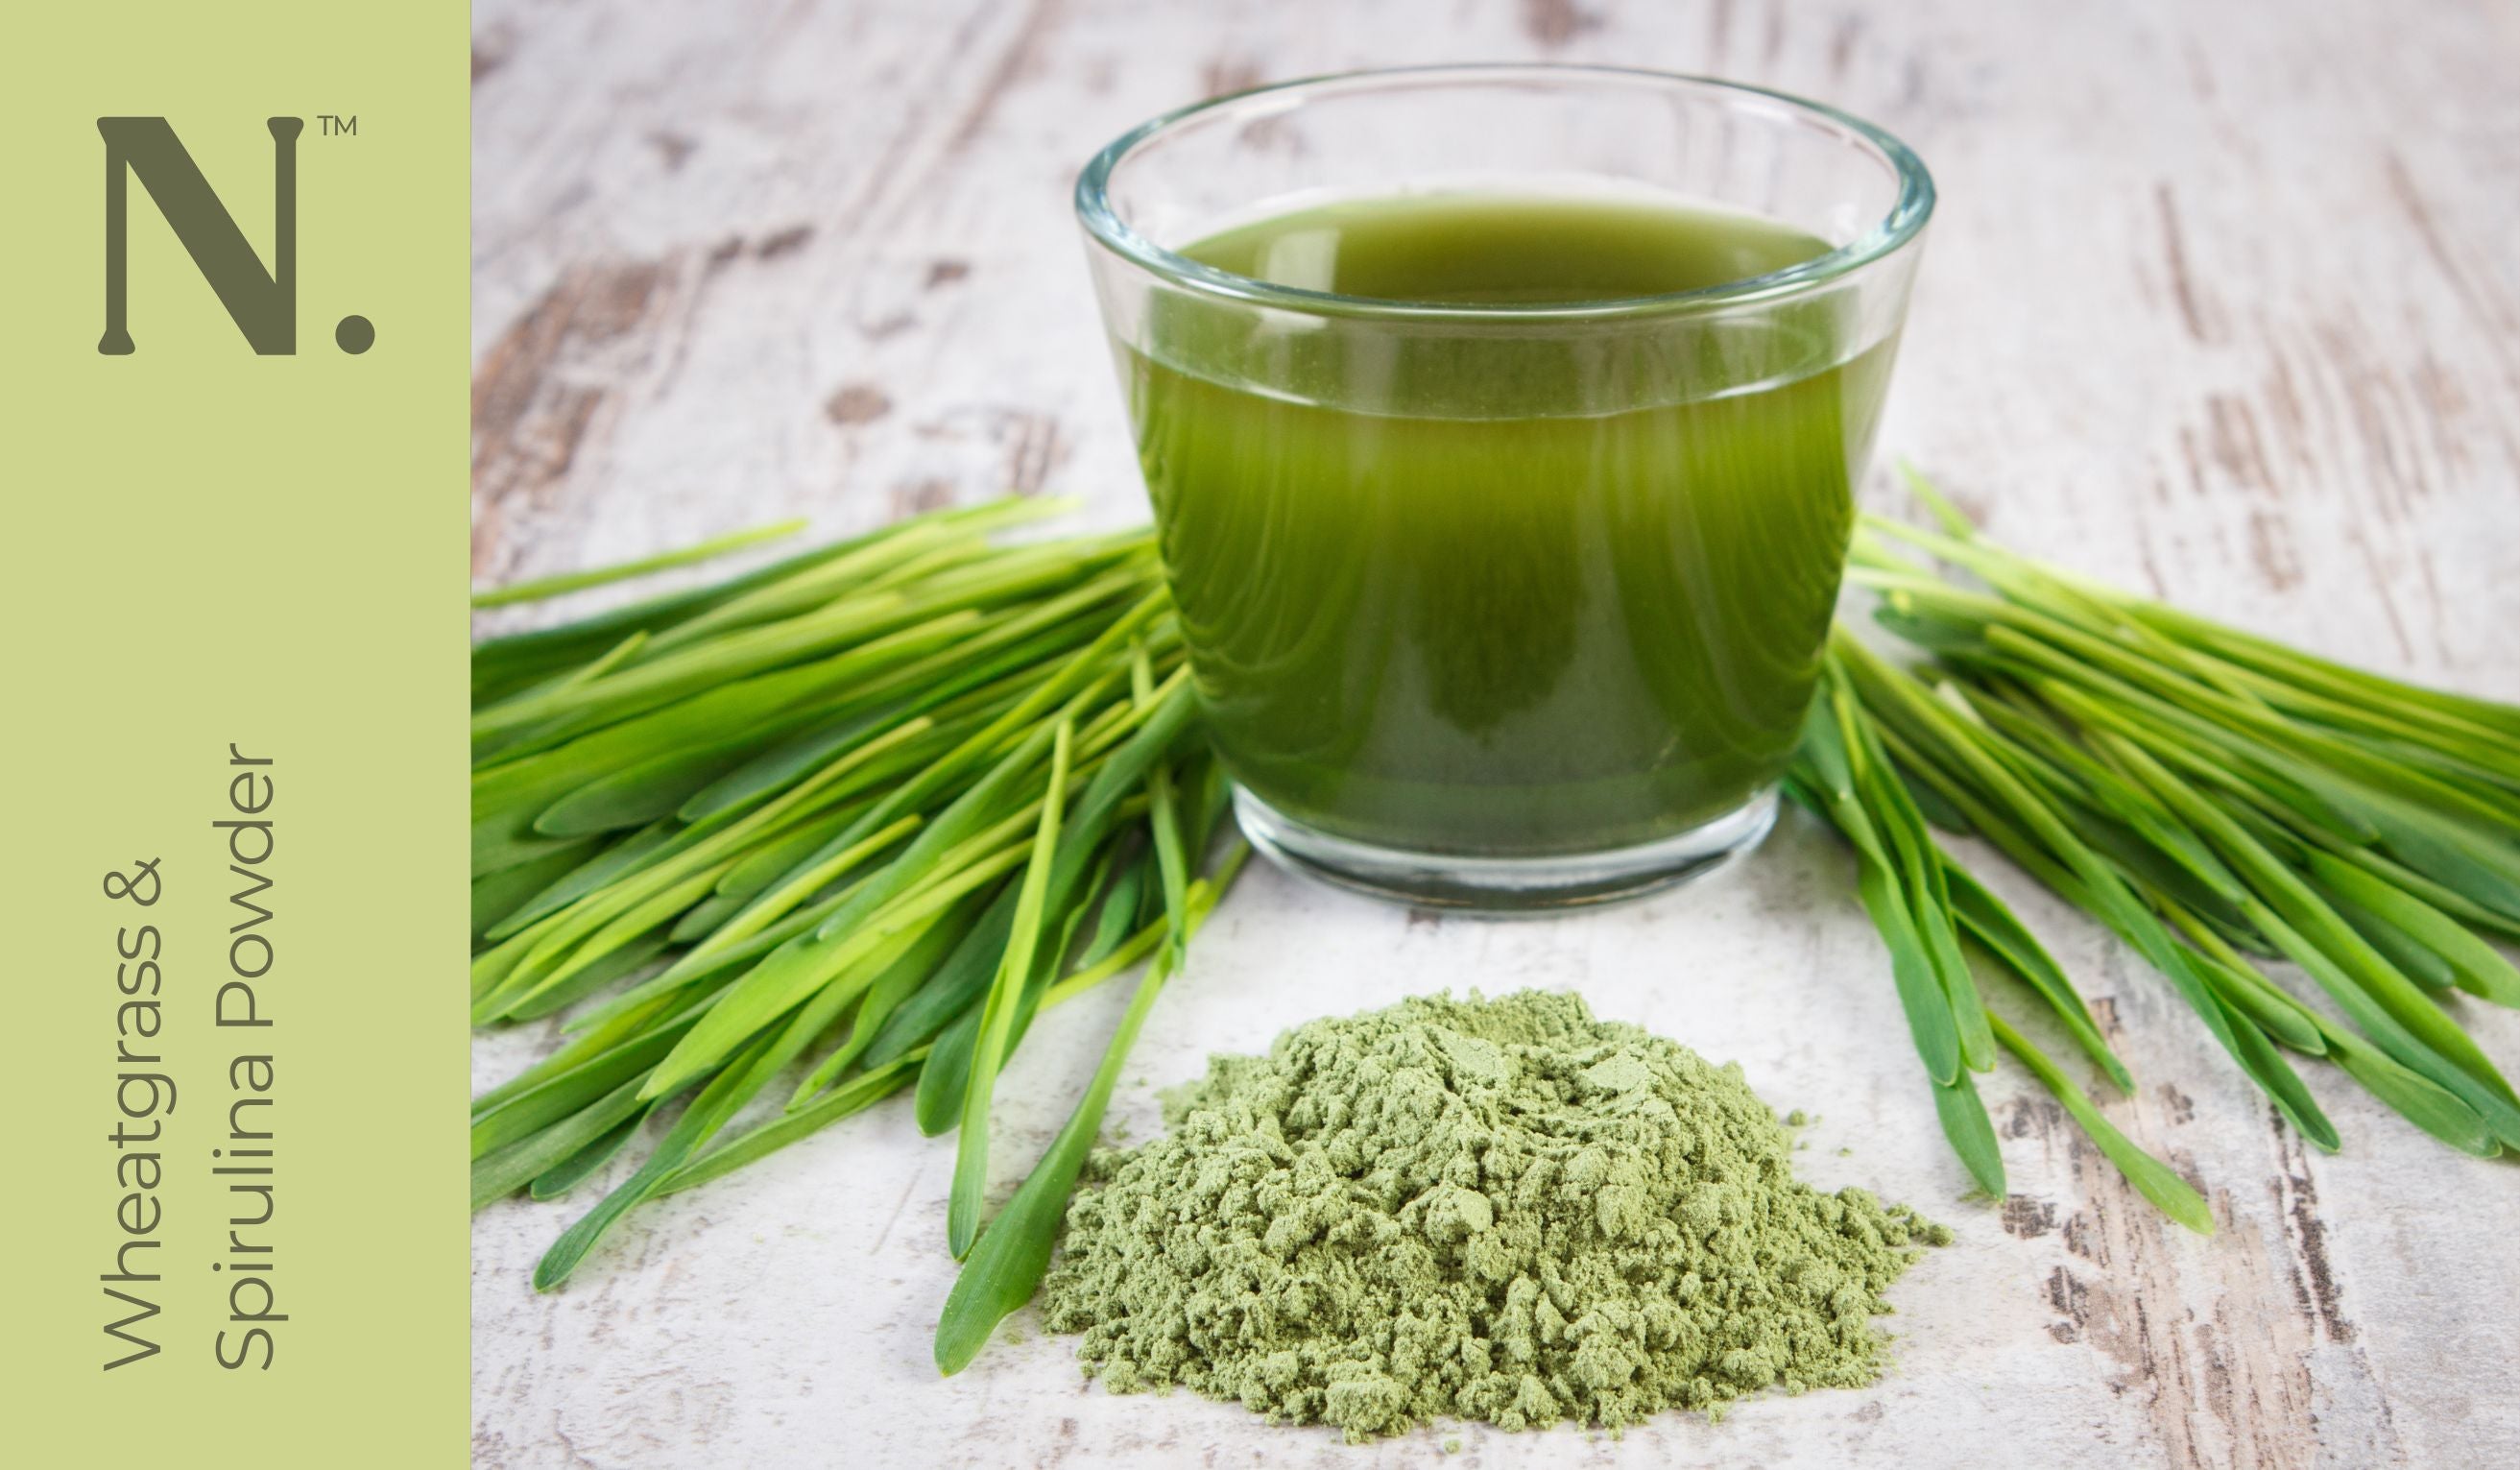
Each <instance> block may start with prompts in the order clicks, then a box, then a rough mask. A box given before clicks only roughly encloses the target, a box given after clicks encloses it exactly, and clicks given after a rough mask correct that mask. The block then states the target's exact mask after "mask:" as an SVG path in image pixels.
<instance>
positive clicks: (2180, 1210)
mask: <svg viewBox="0 0 2520 1470" xmlns="http://www.w3.org/2000/svg"><path fill="white" fill-rule="evenodd" d="M1991 1025H1992V1026H1993V1027H1994V1030H1995V1035H1996V1039H1997V1040H1999V1041H2001V1042H2003V1047H2004V1049H2005V1050H2006V1051H2009V1052H2011V1053H2012V1054H2013V1055H2014V1056H2017V1057H2019V1058H2020V1059H2021V1061H2022V1064H2023V1065H2024V1066H2027V1067H2028V1068H2029V1069H2030V1071H2031V1073H2032V1074H2033V1075H2034V1076H2036V1077H2037V1078H2038V1079H2039V1080H2040V1082H2041V1083H2042V1084H2043V1085H2045V1086H2046V1087H2047V1089H2048V1091H2049V1092H2050V1093H2052V1094H2054V1096H2055V1098H2056V1101H2057V1102H2059V1103H2061V1104H2063V1105H2064V1108H2065V1111H2066V1112H2067V1113H2069V1114H2071V1115H2072V1116H2073V1119H2074V1122H2076V1123H2077V1124H2080V1125H2082V1128H2083V1131H2084V1132H2085V1133H2087V1134H2089V1135H2090V1136H2091V1140H2092V1141H2093V1143H2095V1144H2097V1145H2099V1149H2100V1152H2101V1153H2102V1154H2104V1155H2106V1156H2107V1157H2108V1161H2109V1162H2110V1163H2111V1164H2113V1165H2116V1166H2117V1171H2118V1172H2119V1173H2121V1174H2124V1175H2125V1176H2126V1181H2127V1182H2128V1183H2130V1184H2132V1185H2134V1186H2135V1187H2136V1192H2137V1193H2138V1194H2141V1195H2142V1196H2143V1197H2144V1198H2145V1199H2147V1200H2150V1201H2152V1203H2153V1206H2154V1208H2155V1209H2158V1210H2159V1211H2160V1212H2161V1213H2162V1214H2164V1215H2167V1216H2169V1217H2171V1218H2172V1219H2174V1220H2177V1221H2178V1222H2179V1223H2181V1224H2183V1225H2185V1226H2186V1227H2187V1228H2188V1229H2190V1230H2193V1231H2195V1232H2196V1233H2197V1234H2199V1235H2211V1234H2213V1233H2214V1212H2213V1211H2212V1210H2211V1209H2210V1208H2208V1207H2207V1205H2206V1203H2205V1197H2204V1196H2203V1195H2200V1194H2198V1193H2197V1192H2196V1189H2195V1186H2193V1185H2191V1184H2189V1183H2188V1182H2187V1181H2186V1180H2185V1179H2183V1178H2181V1177H2180V1176H2179V1175H2178V1173H2177V1172H2175V1171H2173V1170H2172V1169H2171V1168H2170V1166H2169V1165H2167V1164H2164V1163H2162V1162H2161V1161H2160V1160H2158V1159H2156V1158H2154V1157H2153V1156H2152V1155H2150V1154H2147V1153H2145V1152H2144V1151H2143V1150H2142V1149H2139V1148H2138V1147H2136V1146H2135V1144H2134V1143H2133V1142H2131V1141H2129V1139H2128V1138H2127V1136H2126V1134H2124V1133H2121V1132H2119V1131H2118V1129H2117V1126H2116V1125H2114V1124H2112V1123H2110V1122H2109V1121H2108V1120H2107V1119H2106V1118H2103V1117H2101V1116H2100V1110H2099V1109H2098V1108H2096V1107H2093V1105H2092V1100H2091V1098H2089V1097H2088V1096H2085V1095H2084V1092H2083V1089H2082V1088H2080V1087H2078V1086H2076V1085H2074V1080H2073V1079H2071V1078H2069V1077H2067V1076H2065V1074H2064V1072H2063V1070H2062V1069H2060V1068H2058V1067H2057V1065H2056V1064H2055V1063H2054V1062H2051V1061H2049V1060H2048V1058H2047V1056H2046V1055H2045V1054H2044V1053H2042V1052H2041V1051H2040V1050H2039V1048H2038V1047H2036V1046H2033V1045H2031V1044H2030V1042H2029V1041H2028V1039H2026V1038H2025V1037H2023V1035H2022V1034H2020V1033H2019V1032H2016V1031H2014V1030H2013V1029H2012V1028H2011V1027H2010V1026H2008V1025H2006V1024H2005V1023H2004V1020H2003V1017H2001V1016H1997V1017H1994V1018H1993V1019H1992V1022H1991Z"/></svg>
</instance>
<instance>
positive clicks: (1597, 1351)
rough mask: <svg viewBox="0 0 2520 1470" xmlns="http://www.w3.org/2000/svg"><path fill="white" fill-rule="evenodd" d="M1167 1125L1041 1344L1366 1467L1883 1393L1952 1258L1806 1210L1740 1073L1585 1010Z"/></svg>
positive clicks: (1826, 1200) (1126, 1170)
mask: <svg viewBox="0 0 2520 1470" xmlns="http://www.w3.org/2000/svg"><path fill="white" fill-rule="evenodd" d="M1165 1118H1166V1122H1167V1124H1168V1125H1169V1131H1168V1132H1167V1133H1166V1134H1165V1135H1164V1136H1163V1137H1161V1138H1158V1139H1156V1140H1153V1141H1151V1142H1148V1143H1147V1144H1145V1145H1143V1146H1141V1147H1138V1148H1135V1149H1132V1150H1129V1151H1127V1152H1125V1153H1112V1152H1107V1151H1106V1152H1102V1153H1100V1154H1098V1155H1097V1157H1096V1159H1095V1160H1094V1161H1093V1163H1092V1165H1091V1166H1090V1170H1089V1178H1090V1179H1091V1180H1092V1181H1093V1183H1092V1185H1091V1186H1090V1187H1089V1188H1088V1189H1086V1190H1085V1191H1084V1192H1082V1193H1080V1194H1079V1195H1078V1197H1077V1199H1076V1200H1075V1202H1074V1203H1073V1204H1072V1205H1071V1206H1070V1207H1069V1211H1068V1217H1067V1233H1066V1237H1065V1244H1064V1251H1063V1254H1062V1257H1061V1259H1060V1261H1059V1263H1057V1266H1055V1267H1054V1269H1053V1270H1052V1271H1051V1273H1050V1276H1049V1278H1048V1280H1047V1282H1046V1283H1045V1286H1044V1299H1043V1300H1044V1303H1045V1308H1046V1313H1047V1317H1048V1320H1049V1323H1050V1325H1051V1327H1052V1328H1054V1329H1055V1330H1057V1331H1061V1332H1075V1333H1082V1334H1083V1335H1084V1340H1083V1342H1082V1344H1081V1346H1080V1348H1079V1355H1080V1356H1081V1358H1082V1359H1083V1361H1084V1363H1085V1365H1086V1371H1087V1372H1088V1373H1089V1374H1097V1375H1099V1376H1100V1377H1101V1378H1102V1382H1103V1383H1104V1384H1105V1385H1106V1386H1107V1387H1108V1388H1110V1389H1111V1390H1113V1391H1115V1392H1119V1393H1133V1392H1139V1391H1143V1390H1148V1389H1163V1388H1169V1387H1171V1386H1173V1385H1177V1384H1179V1385H1187V1386H1189V1387H1190V1388H1193V1389H1195V1390H1197V1391H1198V1392H1200V1393H1202V1394H1206V1395H1209V1396H1211V1397H1214V1398H1219V1399H1232V1400H1239V1401H1241V1402H1242V1403H1243V1405H1244V1406H1245V1407H1248V1408H1250V1409H1253V1410H1255V1411H1257V1412H1260V1413H1263V1414H1266V1415H1268V1416H1269V1417H1270V1418H1272V1419H1273V1420H1279V1421H1284V1422H1292V1423H1317V1422H1327V1423H1329V1424H1335V1425H1337V1426H1339V1427H1340V1428H1341V1429H1343V1430H1345V1431H1346V1432H1347V1437H1348V1439H1349V1440H1351V1441H1363V1440H1367V1439H1371V1438H1373V1437H1375V1436H1379V1435H1387V1434H1394V1433H1398V1432H1400V1431H1403V1430H1406V1429H1408V1428H1410V1427H1411V1426H1413V1425H1416V1424H1419V1423H1422V1422H1425V1421H1427V1420H1430V1419H1433V1418H1437V1417H1444V1416H1449V1417H1455V1418H1460V1419H1465V1420H1479V1421H1485V1422H1489V1423H1493V1424H1497V1425H1499V1426H1501V1427H1503V1428H1506V1429H1522V1428H1525V1427H1529V1426H1544V1425H1550V1424H1555V1423H1558V1422H1561V1421H1565V1420H1573V1421H1575V1422H1577V1423H1582V1424H1592V1425H1600V1426H1605V1427H1608V1428H1611V1429H1617V1428H1619V1427H1621V1426H1623V1425H1628V1424H1633V1423H1635V1422H1637V1421H1638V1420H1640V1419H1642V1418H1643V1417H1644V1416H1646V1415H1648V1414H1652V1413H1655V1412H1658V1411H1660V1410H1663V1409H1667V1408H1703V1409H1709V1410H1713V1411H1716V1412H1719V1413H1720V1412H1721V1411H1722V1409H1723V1406H1724V1405H1725V1404H1726V1403H1727V1402H1729V1401H1732V1400H1733V1399H1735V1398H1738V1397H1740V1396H1741V1395H1744V1394H1750V1393H1755V1392H1757V1391H1759V1390H1761V1389H1764V1388H1767V1387H1770V1386H1772V1385H1779V1386H1781V1387H1782V1388H1783V1389H1784V1390H1785V1391H1786V1392H1787V1393H1799V1392H1801V1391H1802V1390H1804V1389H1807V1388H1820V1387H1827V1388H1851V1387H1856V1386H1859V1385H1862V1384H1867V1383H1869V1382H1871V1381H1873V1380H1874V1379H1875V1378H1877V1377H1878V1376H1879V1375H1880V1372H1881V1368H1882V1352H1883V1342H1884V1338H1883V1336H1882V1334H1881V1333H1880V1332H1879V1331H1878V1330H1876V1329H1875V1327H1874V1326H1873V1324H1872V1317H1873V1316H1874V1315H1875V1314H1876V1313H1881V1312H1886V1311H1888V1310H1890V1305H1889V1304H1888V1303H1887V1302H1886V1301H1884V1300H1883V1298H1882V1295H1881V1294H1882V1291H1883V1289H1884V1288H1886V1287H1887V1286H1889V1284H1890V1283H1891V1282H1892V1281H1893V1280H1895V1279H1896V1278H1897V1277H1898V1275H1899V1273H1900V1272H1901V1271H1903V1270H1905V1269H1906V1268H1907V1266H1908V1264H1909V1263H1910V1262H1911V1261H1913V1259H1914V1258H1915V1256H1916V1254H1917V1253H1916V1252H1915V1251H1914V1250H1913V1249H1912V1246H1913V1243H1916V1242H1919V1241H1922V1242H1925V1243H1930V1244H1936V1245H1940V1244H1943V1243H1945V1242H1947V1241H1949V1240H1950V1238H1951V1235H1950V1232H1948V1231H1946V1230H1944V1229H1943V1228H1942V1227H1941V1226H1939V1225H1934V1224H1930V1223H1928V1222H1927V1221H1925V1220H1924V1219H1922V1218H1920V1217H1918V1216H1916V1215H1915V1214H1914V1213H1913V1211H1911V1210H1909V1209H1907V1208H1906V1207H1905V1206H1896V1205H1892V1206H1885V1205H1883V1204H1881V1203H1880V1202H1879V1201H1878V1200H1876V1199H1874V1198H1873V1196H1872V1195H1871V1194H1869V1193H1868V1192H1867V1191H1865V1190H1862V1189H1845V1190H1840V1191H1839V1192H1837V1193H1835V1194H1823V1193H1821V1192H1820V1191H1818V1190H1816V1189H1813V1188H1812V1187H1811V1186H1809V1185H1807V1184H1804V1183H1802V1182H1801V1181H1800V1180H1798V1179H1796V1178H1795V1177H1794V1175H1793V1170H1792V1164H1791V1153H1790V1150H1791V1141H1790V1138H1789V1136H1788V1134H1787V1132H1786V1130H1785V1128H1784V1127H1783V1126H1782V1125H1780V1124H1778V1121H1777V1119H1776V1115H1775V1114H1773V1113H1772V1112H1770V1111H1769V1109H1768V1107H1767V1106H1766V1105H1765V1104H1764V1103H1762V1102H1760V1101H1759V1099H1758V1097H1757V1096H1756V1095H1755V1094H1753V1093H1752V1092H1751V1091H1750V1089H1749V1087H1748V1086H1747V1085H1746V1084H1745V1083H1744V1082H1743V1081H1742V1080H1741V1074H1740V1070H1739V1069H1738V1068H1737V1067H1733V1066H1724V1067H1717V1066H1713V1065H1711V1064H1709V1063H1708V1062H1706V1061H1704V1060H1703V1059H1701V1058H1699V1057H1698V1056H1697V1055H1696V1054H1695V1053H1693V1052H1691V1051H1689V1050H1688V1048H1686V1047H1684V1046H1681V1045H1679V1044H1677V1043H1675V1042H1672V1041H1668V1040H1664V1039H1663V1038H1661V1037H1658V1036H1654V1035H1651V1034H1647V1033H1645V1032H1643V1031H1642V1030H1640V1029H1639V1028H1637V1027H1634V1026H1627V1025H1622V1024H1619V1023H1616V1022H1605V1021H1598V1020H1596V1019H1594V1017H1593V1014H1592V1012H1591V1011H1590V1010H1589V1009H1588V1008H1587V1007H1586V1006H1585V1004H1584V1002H1583V1001H1582V1000H1581V999H1579V998H1577V997H1575V996H1572V995H1563V994H1549V993H1544V992H1541V991H1536V990H1527V991H1523V992H1521V993H1518V994H1513V995H1508V996H1505V997H1503V998H1502V999H1497V1000H1483V999H1481V998H1480V997H1479V996H1478V995H1477V993H1476V992H1473V993H1472V994H1471V995H1470V997H1469V998H1468V999H1466V1000H1454V999H1450V998H1446V997H1428V998H1418V999H1412V1000H1406V1001H1403V1002H1401V1003H1400V1004H1398V1005H1395V1006H1392V1007H1390V1008H1389V1009H1387V1010H1380V1011H1372V1012H1368V1013H1366V1014H1364V1015H1359V1016H1351V1017H1347V1018H1345V1019H1339V1020H1326V1021H1316V1022H1313V1023H1311V1024H1310V1025H1307V1026H1303V1027H1299V1028H1297V1029H1296V1030H1294V1031H1291V1032H1288V1033H1287V1034H1284V1035H1283V1036H1280V1037H1279V1038H1278V1040H1277V1042H1276V1043H1275V1044H1274V1045H1273V1046H1271V1047H1270V1050H1269V1054H1268V1055H1267V1056H1265V1057H1248V1056H1232V1057H1219V1058H1216V1059H1215V1060H1213V1061H1212V1062H1211V1063H1210V1064H1209V1068H1208V1073H1207V1077H1206V1078H1205V1080H1201V1081H1199V1082H1196V1083H1193V1084H1192V1085H1190V1086H1188V1087H1185V1088H1181V1089H1178V1090H1177V1091H1175V1092H1173V1093H1172V1094H1170V1095H1168V1096H1167V1097H1166V1098H1165Z"/></svg>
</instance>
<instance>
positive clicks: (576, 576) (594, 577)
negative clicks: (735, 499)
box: [472, 520, 805, 612]
mask: <svg viewBox="0 0 2520 1470" xmlns="http://www.w3.org/2000/svg"><path fill="white" fill-rule="evenodd" d="M804 528H805V523H804V522H803V521H802V520H796V521H782V522H779V523H778V524H776V525H773V526H756V527H753V528H751V529H749V530H739V531H734V532H732V533H730V534H727V535H723V536H717V537H714V538H712V539H709V540H706V541H701V542H697V543H696V544H694V545H690V546H685V547H683V548H681V549H680V550H677V551H667V552H660V553H658V554H657V555H655V556H650V557H641V558H640V559H638V560H637V561H631V562H619V563H615V564H614V565H612V566H609V567H598V568H594V569H592V570H589V571H586V572H570V573H564V574H561V575H558V576H544V577H536V578H534V579H533V580H531V581H521V582H512V583H510V584H509V585H507V586H504V587H499V588H496V589H494V590H491V591H486V592H475V593H473V594H472V607H473V609H474V611H476V612H477V611H479V610H480V609H482V608H504V607H507V606H509V605H511V604H513V603H519V602H539V601H541V600H542V599H544V598H546V597H558V596H559V595H561V594H562V593H563V592H575V591H578V590H580V589H582V588H586V587H601V586H604V585H605V584H607V583H608V582H617V581H627V580H628V579H630V578H631V577H634V576H645V575H647V574H649V573H652V572H662V571H664V570H666V569H667V568H669V567H688V566H690V565H692V564H693V563H695V562H705V561H708V560H710V559H711V558H713V557H721V556H725V555H727V554H728V553H729V552H735V551H742V549H743V548H745V547H747V546H758V545H760V544H761V543H762V542H764V541H776V540H779V539H781V538H782V537H786V536H792V535H794V534H795V533H796V532H798V531H800V530H803V529H804Z"/></svg>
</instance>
